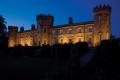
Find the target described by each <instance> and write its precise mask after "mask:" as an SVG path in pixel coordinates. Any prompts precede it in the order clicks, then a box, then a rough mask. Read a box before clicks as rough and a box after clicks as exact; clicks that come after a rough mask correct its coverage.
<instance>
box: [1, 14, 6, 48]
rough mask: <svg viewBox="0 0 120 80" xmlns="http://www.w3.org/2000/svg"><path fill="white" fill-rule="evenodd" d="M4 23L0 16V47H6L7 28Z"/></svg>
mask: <svg viewBox="0 0 120 80" xmlns="http://www.w3.org/2000/svg"><path fill="white" fill-rule="evenodd" d="M5 24H6V22H5V19H4V18H3V16H2V15H0V45H1V46H7V28H6V25H5Z"/></svg>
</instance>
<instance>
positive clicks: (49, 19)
mask: <svg viewBox="0 0 120 80" xmlns="http://www.w3.org/2000/svg"><path fill="white" fill-rule="evenodd" d="M36 20H37V23H38V24H39V25H41V26H53V22H54V16H52V15H49V14H39V15H37V16H36Z"/></svg>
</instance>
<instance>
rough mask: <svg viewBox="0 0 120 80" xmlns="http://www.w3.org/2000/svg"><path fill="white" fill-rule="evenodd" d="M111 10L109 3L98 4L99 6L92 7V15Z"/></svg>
mask: <svg viewBox="0 0 120 80" xmlns="http://www.w3.org/2000/svg"><path fill="white" fill-rule="evenodd" d="M111 11H112V8H111V6H109V5H103V6H102V5H100V6H96V7H95V8H94V9H93V13H94V15H96V14H99V13H108V14H109V13H111Z"/></svg>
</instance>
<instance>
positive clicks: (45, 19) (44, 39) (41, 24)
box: [36, 14, 54, 44]
mask: <svg viewBox="0 0 120 80" xmlns="http://www.w3.org/2000/svg"><path fill="white" fill-rule="evenodd" d="M36 19H37V30H38V31H39V32H40V42H41V44H50V28H52V27H53V22H54V16H51V15H44V14H40V15H37V17H36Z"/></svg>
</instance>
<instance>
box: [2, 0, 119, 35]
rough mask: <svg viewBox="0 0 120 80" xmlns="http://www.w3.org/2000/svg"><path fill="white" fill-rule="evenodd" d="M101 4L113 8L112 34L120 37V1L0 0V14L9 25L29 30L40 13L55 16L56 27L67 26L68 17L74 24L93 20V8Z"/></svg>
mask: <svg viewBox="0 0 120 80" xmlns="http://www.w3.org/2000/svg"><path fill="white" fill-rule="evenodd" d="M100 4H109V5H110V6H111V7H112V16H111V32H112V34H114V35H115V36H119V37H120V10H119V8H120V0H0V14H1V15H3V16H4V17H5V19H6V21H7V25H16V26H19V27H20V26H24V27H25V29H29V28H30V26H31V24H36V15H37V14H40V13H46V14H51V15H54V16H55V22H54V24H55V25H59V24H66V23H67V22H68V19H67V18H68V16H72V17H73V19H74V22H82V21H90V20H93V12H92V11H93V8H94V7H95V6H96V5H100Z"/></svg>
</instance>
